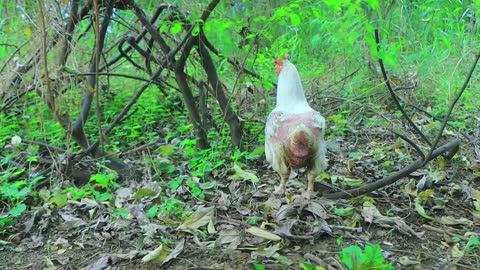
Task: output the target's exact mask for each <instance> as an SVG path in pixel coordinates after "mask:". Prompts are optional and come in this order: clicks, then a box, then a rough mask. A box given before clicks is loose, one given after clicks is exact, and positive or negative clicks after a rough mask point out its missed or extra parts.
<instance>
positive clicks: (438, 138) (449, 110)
mask: <svg viewBox="0 0 480 270" xmlns="http://www.w3.org/2000/svg"><path fill="white" fill-rule="evenodd" d="M479 59H480V53H477V56H476V58H475V61H473V65H472V67H471V68H470V72H469V73H468V76H467V78H466V79H465V82H464V83H463V85H462V88H461V89H460V91H459V92H458V94H457V96H456V97H455V100H454V101H453V102H452V104H450V107H449V108H448V112H447V115H445V117H444V118H443V122H442V127H441V128H440V130H439V131H438V134H437V137H436V138H435V141H434V142H433V145H432V148H431V149H430V152H429V153H428V155H427V157H430V156H431V155H432V153H433V150H434V149H435V147H436V146H437V144H438V142H439V141H440V138H441V137H442V134H443V131H444V130H445V126H447V122H448V119H449V118H450V115H451V114H452V111H453V108H454V107H455V104H457V102H458V100H459V99H460V97H461V96H462V94H463V92H464V91H465V89H466V88H467V86H468V83H469V82H470V79H471V78H472V75H473V71H474V70H475V68H476V67H477V64H478V60H479ZM426 162H427V161H425V163H426Z"/></svg>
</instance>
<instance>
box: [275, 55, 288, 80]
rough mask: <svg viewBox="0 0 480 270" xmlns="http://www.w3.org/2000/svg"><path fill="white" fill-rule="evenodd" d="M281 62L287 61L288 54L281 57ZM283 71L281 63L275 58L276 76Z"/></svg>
mask: <svg viewBox="0 0 480 270" xmlns="http://www.w3.org/2000/svg"><path fill="white" fill-rule="evenodd" d="M283 60H288V54H285V55H284V56H283ZM282 69H283V61H280V60H278V58H275V72H276V73H277V75H280V72H282Z"/></svg>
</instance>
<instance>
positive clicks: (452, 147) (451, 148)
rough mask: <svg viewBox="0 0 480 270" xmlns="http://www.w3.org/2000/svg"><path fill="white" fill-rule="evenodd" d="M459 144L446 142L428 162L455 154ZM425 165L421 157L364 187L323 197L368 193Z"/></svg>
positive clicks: (346, 196) (458, 141)
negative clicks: (444, 155)
mask: <svg viewBox="0 0 480 270" xmlns="http://www.w3.org/2000/svg"><path fill="white" fill-rule="evenodd" d="M459 145H460V140H458V139H454V140H452V141H450V142H449V143H447V144H444V145H442V146H440V147H439V148H437V149H435V151H433V152H432V155H430V156H427V157H426V159H425V161H426V162H428V161H430V160H432V159H434V158H436V157H437V156H439V155H441V154H443V153H446V152H449V153H448V154H447V156H453V154H454V153H455V152H456V151H457V150H458V148H459ZM423 165H424V162H423V160H422V159H421V158H419V159H417V160H416V161H414V162H413V163H410V165H408V166H407V167H405V168H403V169H401V170H400V171H398V172H397V173H396V174H393V175H389V176H387V177H385V178H383V179H380V180H378V181H375V182H373V183H370V184H367V185H366V186H363V187H359V188H354V189H350V190H345V191H340V192H335V193H330V194H325V195H324V196H323V197H325V198H328V199H345V198H353V197H358V196H360V195H363V194H367V193H370V192H372V191H374V190H377V189H380V188H383V187H385V186H388V185H391V184H393V183H395V182H396V181H397V180H399V179H402V178H403V177H406V176H408V175H410V174H411V173H412V172H414V171H416V170H418V169H420V168H422V167H423Z"/></svg>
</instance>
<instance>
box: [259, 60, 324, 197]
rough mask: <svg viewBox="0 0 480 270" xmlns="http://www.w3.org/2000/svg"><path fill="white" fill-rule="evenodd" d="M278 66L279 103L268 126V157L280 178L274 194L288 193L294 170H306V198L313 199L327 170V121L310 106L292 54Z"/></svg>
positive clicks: (266, 140)
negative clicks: (319, 177) (318, 180)
mask: <svg viewBox="0 0 480 270" xmlns="http://www.w3.org/2000/svg"><path fill="white" fill-rule="evenodd" d="M275 65H276V72H277V75H278V87H277V103H276V107H275V109H274V110H273V111H272V112H271V113H270V115H269V116H268V118H267V123H266V127H265V155H266V158H267V161H268V162H269V163H270V164H271V165H272V168H273V170H275V171H276V172H277V173H278V174H279V175H280V185H279V186H278V187H277V188H276V190H275V192H274V193H275V194H277V195H282V194H285V192H286V184H287V180H288V177H289V175H290V170H291V169H298V168H305V169H306V174H307V179H308V185H307V190H306V193H304V194H303V195H304V196H305V197H306V198H308V199H310V198H312V197H313V196H314V195H315V192H314V188H313V186H314V181H315V178H316V177H317V176H318V175H319V174H320V173H321V172H322V171H323V170H325V169H326V168H327V161H326V159H325V154H326V145H325V141H324V138H323V136H324V133H325V127H326V124H325V119H324V118H323V117H322V116H321V115H320V113H318V112H317V111H315V110H313V109H312V108H311V107H310V106H309V105H308V102H307V99H306V98H305V94H304V91H303V87H302V83H301V81H300V75H299V74H298V71H297V69H296V68H295V66H294V65H293V64H292V63H290V61H288V55H285V56H284V59H283V61H279V60H278V59H275Z"/></svg>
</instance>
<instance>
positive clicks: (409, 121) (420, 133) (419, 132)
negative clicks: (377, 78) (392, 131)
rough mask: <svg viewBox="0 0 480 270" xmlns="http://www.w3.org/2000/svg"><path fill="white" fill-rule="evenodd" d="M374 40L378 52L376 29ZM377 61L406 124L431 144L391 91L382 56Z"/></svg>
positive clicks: (378, 39) (378, 42)
mask: <svg viewBox="0 0 480 270" xmlns="http://www.w3.org/2000/svg"><path fill="white" fill-rule="evenodd" d="M375 41H376V42H377V52H380V37H379V33H378V29H375ZM378 62H379V64H380V69H381V70H382V75H383V80H384V83H385V85H386V86H387V88H388V92H390V95H391V96H392V99H393V101H394V102H395V105H397V108H398V109H399V110H400V112H401V113H402V115H403V117H405V119H407V122H408V124H409V125H410V126H411V127H412V128H413V130H415V132H416V133H417V134H418V135H419V136H420V137H421V138H422V140H423V141H424V142H425V143H427V144H428V145H430V146H431V145H432V143H431V142H430V141H429V140H428V139H427V137H425V134H423V132H422V131H420V129H419V128H418V127H417V125H415V123H413V121H412V119H410V117H409V116H408V115H407V113H406V112H405V110H404V109H403V107H402V105H400V101H398V98H397V95H396V94H395V92H394V91H393V88H392V86H391V85H390V81H389V80H388V76H387V72H386V71H385V66H384V65H383V60H382V58H380V57H379V58H378Z"/></svg>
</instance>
